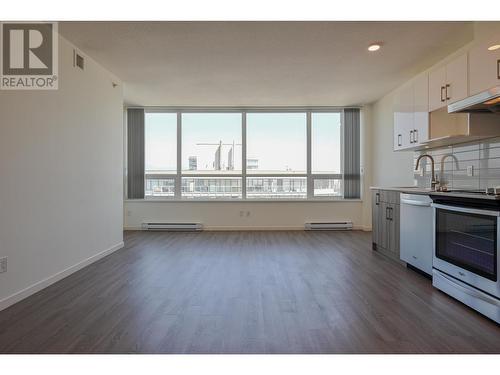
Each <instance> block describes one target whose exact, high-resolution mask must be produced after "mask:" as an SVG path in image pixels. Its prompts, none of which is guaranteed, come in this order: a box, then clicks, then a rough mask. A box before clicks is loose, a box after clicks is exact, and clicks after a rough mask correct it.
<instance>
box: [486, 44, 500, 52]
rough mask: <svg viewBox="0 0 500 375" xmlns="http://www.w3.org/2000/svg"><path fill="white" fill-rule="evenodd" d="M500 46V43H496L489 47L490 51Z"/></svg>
mask: <svg viewBox="0 0 500 375" xmlns="http://www.w3.org/2000/svg"><path fill="white" fill-rule="evenodd" d="M499 48H500V44H495V45H493V46H490V47H488V51H496V50H497V49H499Z"/></svg>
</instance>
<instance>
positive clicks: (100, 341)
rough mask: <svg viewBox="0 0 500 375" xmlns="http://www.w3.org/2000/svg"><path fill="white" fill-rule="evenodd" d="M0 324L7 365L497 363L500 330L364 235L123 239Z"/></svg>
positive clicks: (7, 313)
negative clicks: (82, 359)
mask: <svg viewBox="0 0 500 375" xmlns="http://www.w3.org/2000/svg"><path fill="white" fill-rule="evenodd" d="M125 240H126V241H125V243H126V247H125V248H124V249H123V250H120V251H118V252H116V253H114V254H112V255H110V256H108V257H106V258H104V259H102V260H101V261H99V262H97V263H95V264H93V265H91V266H89V267H87V268H85V269H83V270H81V271H79V272H77V273H75V274H73V275H72V276H70V277H68V278H66V279H64V280H62V281H61V282H59V283H57V284H54V285H53V286H51V287H49V288H47V289H45V290H43V291H42V292H40V293H38V294H36V295H34V296H32V297H30V298H28V299H26V300H24V301H22V302H20V303H18V304H17V305H14V306H12V307H10V308H9V309H7V310H4V311H2V312H0V352H2V353H25V352H29V353H88V352H90V353H134V352H138V353H403V352H405V353H408V352H410V353H445V352H461V353H462V352H467V353H469V352H470V353H477V352H484V353H489V352H497V353H500V328H499V326H498V325H496V324H495V323H493V322H492V321H490V320H487V319H486V318H484V317H482V316H481V315H479V314H477V313H475V312H474V311H472V310H470V309H468V308H467V307H465V306H463V305H462V304H460V303H459V302H456V301H455V300H453V299H451V298H450V297H448V296H446V295H445V294H443V293H441V292H439V291H437V290H436V289H433V288H432V286H431V283H430V281H429V280H427V279H425V278H424V277H422V276H420V275H418V274H416V273H415V272H413V271H410V270H407V269H406V268H404V267H402V266H400V265H399V264H397V263H395V262H393V261H391V260H388V259H386V258H384V257H383V256H382V255H380V254H377V253H374V252H372V251H371V249H370V248H371V243H370V234H369V233H362V232H225V233H224V232H204V233H158V232H156V233H154V232H153V233H151V232H126V234H125Z"/></svg>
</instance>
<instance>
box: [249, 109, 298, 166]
mask: <svg viewBox="0 0 500 375" xmlns="http://www.w3.org/2000/svg"><path fill="white" fill-rule="evenodd" d="M249 161H250V163H249ZM306 170H307V121H306V114H305V113H248V114H247V174H293V173H302V174H304V173H306Z"/></svg>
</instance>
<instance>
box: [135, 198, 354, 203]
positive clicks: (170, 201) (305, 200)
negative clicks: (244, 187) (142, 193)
mask: <svg viewBox="0 0 500 375" xmlns="http://www.w3.org/2000/svg"><path fill="white" fill-rule="evenodd" d="M125 202H141V203H142V202H144V203H349V202H363V199H361V198H356V199H320V198H318V199H156V198H146V199H125Z"/></svg>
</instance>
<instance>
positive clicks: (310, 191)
mask: <svg viewBox="0 0 500 375" xmlns="http://www.w3.org/2000/svg"><path fill="white" fill-rule="evenodd" d="M311 118H312V116H311V111H307V113H306V124H307V125H306V126H307V136H306V138H307V146H306V149H307V171H306V174H307V180H306V186H307V199H312V198H313V197H314V191H313V188H314V181H313V178H312V176H311V169H312V161H311V155H312V149H311V148H312V136H311V135H312V124H311Z"/></svg>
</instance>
